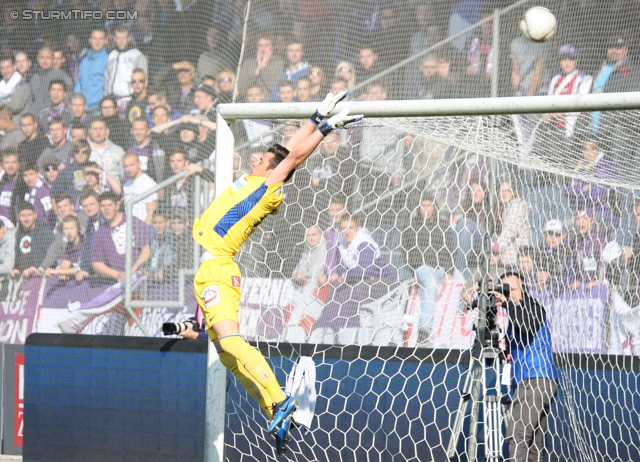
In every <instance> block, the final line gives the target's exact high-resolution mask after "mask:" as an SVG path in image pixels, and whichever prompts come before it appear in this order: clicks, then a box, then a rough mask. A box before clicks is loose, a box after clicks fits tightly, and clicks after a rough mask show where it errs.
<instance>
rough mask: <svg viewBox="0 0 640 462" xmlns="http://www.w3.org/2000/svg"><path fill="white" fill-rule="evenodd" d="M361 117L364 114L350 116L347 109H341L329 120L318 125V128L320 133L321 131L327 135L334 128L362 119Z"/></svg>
mask: <svg viewBox="0 0 640 462" xmlns="http://www.w3.org/2000/svg"><path fill="white" fill-rule="evenodd" d="M363 117H364V116H363V115H362V114H360V115H352V116H350V115H349V109H343V110H342V111H340V112H339V113H337V114H336V115H334V116H333V117H331V118H330V119H329V120H327V121H326V122H324V123H322V124H321V125H320V126H318V130H320V133H322V134H323V135H324V136H327V135H328V134H329V133H330V132H332V131H333V130H335V129H336V128H342V127H344V126H345V125H348V124H350V123H353V122H357V121H359V120H362V119H363Z"/></svg>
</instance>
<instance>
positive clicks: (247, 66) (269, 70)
mask: <svg viewBox="0 0 640 462" xmlns="http://www.w3.org/2000/svg"><path fill="white" fill-rule="evenodd" d="M274 51H275V46H274V43H273V38H271V37H268V36H262V37H260V38H259V39H258V47H257V51H256V57H255V58H249V59H247V60H246V61H245V62H244V63H243V64H242V70H241V72H240V75H239V76H238V85H239V93H240V94H241V95H245V94H246V93H247V89H248V88H249V87H251V86H253V85H259V86H260V88H261V89H262V93H264V94H265V95H271V94H273V92H274V90H275V89H276V88H277V83H278V79H279V77H280V75H281V74H282V69H284V67H285V63H284V61H283V59H282V58H280V57H279V56H274Z"/></svg>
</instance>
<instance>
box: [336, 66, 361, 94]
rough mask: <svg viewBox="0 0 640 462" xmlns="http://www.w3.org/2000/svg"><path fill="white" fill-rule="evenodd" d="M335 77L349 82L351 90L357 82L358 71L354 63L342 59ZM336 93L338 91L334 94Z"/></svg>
mask: <svg viewBox="0 0 640 462" xmlns="http://www.w3.org/2000/svg"><path fill="white" fill-rule="evenodd" d="M334 78H335V79H342V80H344V81H345V82H347V89H349V90H351V88H352V87H353V86H354V85H355V84H356V71H355V69H354V67H353V64H351V63H349V62H347V61H341V62H340V63H339V64H338V66H337V67H336V72H335V75H334ZM335 94H336V93H334V95H335Z"/></svg>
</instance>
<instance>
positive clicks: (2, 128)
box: [0, 104, 25, 151]
mask: <svg viewBox="0 0 640 462" xmlns="http://www.w3.org/2000/svg"><path fill="white" fill-rule="evenodd" d="M24 139H25V136H24V133H23V132H22V131H21V130H20V129H19V128H18V127H16V124H15V123H14V122H13V112H11V108H10V107H9V106H6V105H4V104H3V105H0V150H3V151H4V150H5V149H7V148H14V149H15V148H17V147H18V144H20V143H21V142H22V141H24Z"/></svg>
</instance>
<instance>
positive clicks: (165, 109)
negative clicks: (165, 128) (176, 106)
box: [151, 106, 169, 117]
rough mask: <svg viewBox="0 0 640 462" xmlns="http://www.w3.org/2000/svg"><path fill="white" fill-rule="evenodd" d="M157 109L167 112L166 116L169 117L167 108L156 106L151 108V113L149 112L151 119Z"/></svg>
mask: <svg viewBox="0 0 640 462" xmlns="http://www.w3.org/2000/svg"><path fill="white" fill-rule="evenodd" d="M158 109H163V110H164V111H166V112H167V115H169V108H168V107H167V106H156V107H154V108H153V111H151V117H153V116H154V115H156V111H157V110H158Z"/></svg>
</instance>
